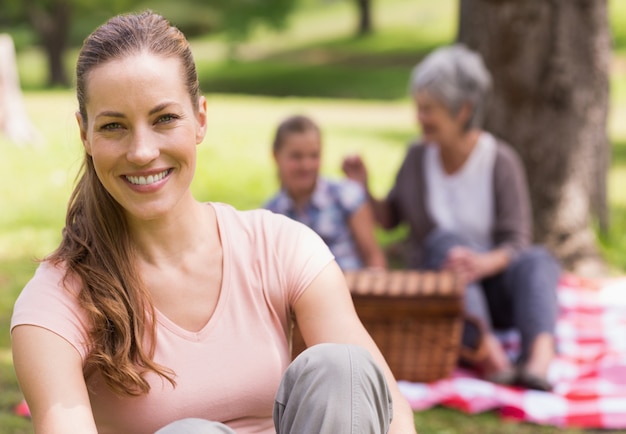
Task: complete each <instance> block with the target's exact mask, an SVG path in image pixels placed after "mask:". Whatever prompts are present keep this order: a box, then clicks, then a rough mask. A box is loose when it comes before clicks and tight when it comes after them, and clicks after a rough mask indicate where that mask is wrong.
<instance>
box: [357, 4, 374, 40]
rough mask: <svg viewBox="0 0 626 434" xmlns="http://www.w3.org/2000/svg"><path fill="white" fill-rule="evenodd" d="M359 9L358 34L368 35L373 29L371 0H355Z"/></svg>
mask: <svg viewBox="0 0 626 434" xmlns="http://www.w3.org/2000/svg"><path fill="white" fill-rule="evenodd" d="M356 4H357V7H358V9H359V25H358V28H357V35H358V36H365V35H369V34H370V33H372V31H373V26H372V0H356Z"/></svg>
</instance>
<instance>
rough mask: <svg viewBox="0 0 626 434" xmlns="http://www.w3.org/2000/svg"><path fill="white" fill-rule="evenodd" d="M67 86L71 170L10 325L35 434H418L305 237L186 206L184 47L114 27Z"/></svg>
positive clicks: (318, 251) (191, 79) (200, 126)
mask: <svg viewBox="0 0 626 434" xmlns="http://www.w3.org/2000/svg"><path fill="white" fill-rule="evenodd" d="M76 72H77V96H78V106H79V110H78V113H77V114H76V117H77V120H78V125H79V129H80V137H81V139H82V142H83V145H84V149H85V160H84V167H83V170H82V174H81V177H80V179H79V182H78V184H77V186H76V188H75V190H74V192H73V194H72V197H71V199H70V204H69V209H68V213H67V219H66V225H65V228H64V230H63V238H62V241H61V244H60V246H59V247H58V249H57V250H56V251H55V252H53V253H52V254H51V255H50V256H48V257H47V258H46V259H45V260H44V261H42V263H41V265H40V266H39V268H38V270H37V272H36V274H35V276H34V277H33V278H32V280H31V281H30V282H29V283H28V285H27V286H26V287H25V288H24V290H23V292H22V293H21V295H20V297H19V299H18V300H17V302H16V304H15V309H14V314H13V318H12V324H11V333H12V344H13V357H14V365H15V370H16V373H17V377H18V380H19V383H20V386H21V388H22V390H23V392H24V395H25V398H26V400H27V402H28V405H29V407H30V409H31V412H32V420H33V425H34V429H35V432H36V433H38V434H39V433H45V434H56V433H59V434H73V433H76V434H90V433H96V432H97V433H99V434H112V433H116V434H119V433H133V434H149V433H154V432H155V431H157V430H158V432H159V433H233V432H236V433H265V434H269V433H275V432H278V433H297V434H306V433H316V434H319V433H329V434H330V433H334V434H336V433H354V434H357V433H358V434H361V433H384V432H386V430H387V429H389V432H390V433H415V428H414V426H413V418H412V413H411V411H410V408H409V406H408V404H407V402H406V400H404V398H403V397H402V396H401V394H400V393H399V390H398V388H397V385H396V382H395V380H394V378H393V376H392V374H391V372H390V370H389V368H388V366H387V365H386V363H385V361H384V359H383V357H382V355H381V353H380V352H379V350H378V349H377V348H376V346H375V344H374V343H373V341H372V340H371V338H370V337H369V335H368V334H367V332H366V331H365V329H364V328H363V326H362V324H361V323H360V322H359V320H358V317H357V316H356V314H355V311H354V307H353V305H352V304H351V298H350V294H349V292H348V290H347V288H346V285H345V280H344V278H343V274H342V272H341V270H340V269H339V267H338V266H337V265H336V263H335V261H334V260H333V258H332V255H331V253H330V252H329V250H328V249H327V247H326V246H325V245H324V243H323V242H322V241H321V240H320V239H319V237H317V235H315V234H314V233H313V232H312V231H310V230H309V229H308V228H306V227H305V226H303V225H301V224H299V223H296V222H293V221H291V220H289V219H287V218H285V217H283V216H277V215H274V214H272V213H269V212H267V211H264V210H259V211H249V212H239V211H236V210H235V209H233V208H232V207H230V206H228V205H225V204H220V203H200V202H198V201H197V200H195V199H194V197H193V196H192V193H191V190H190V183H191V180H192V178H193V176H194V171H195V165H196V146H197V145H198V144H199V143H201V142H202V140H203V138H204V136H205V133H206V127H207V123H206V120H207V115H206V100H205V98H204V97H202V96H201V95H200V93H199V90H198V79H197V75H196V69H195V65H194V61H193V57H192V54H191V51H190V48H189V44H188V43H187V41H186V39H185V37H184V36H183V35H182V34H181V32H180V31H178V30H177V29H176V28H175V27H172V26H170V25H169V23H168V22H167V21H166V20H165V19H163V18H162V17H161V16H159V15H156V14H154V13H151V12H145V13H142V14H137V15H123V16H118V17H114V18H112V19H111V20H109V21H108V22H107V23H105V24H104V25H103V26H101V27H100V28H98V29H97V30H96V31H95V32H94V33H93V34H92V35H90V36H89V37H88V38H87V39H86V40H85V43H84V45H83V48H82V50H81V52H80V54H79V58H78V64H77V69H76ZM292 317H294V318H295V319H297V321H298V324H299V327H300V330H301V331H302V335H303V337H304V339H305V341H306V343H307V344H308V346H309V347H310V348H309V349H308V350H306V351H305V352H304V353H303V354H302V355H301V356H300V357H298V358H297V359H296V360H295V361H293V363H292V362H291V360H290V348H289V346H290V332H291V327H292ZM317 344H320V345H317ZM392 399H393V422H391V425H389V424H390V419H391V400H392Z"/></svg>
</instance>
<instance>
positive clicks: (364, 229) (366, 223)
mask: <svg viewBox="0 0 626 434" xmlns="http://www.w3.org/2000/svg"><path fill="white" fill-rule="evenodd" d="M348 226H349V227H350V231H351V232H352V235H353V236H354V240H355V241H356V245H357V248H358V249H359V253H360V255H361V259H362V260H363V263H364V264H365V266H366V267H367V268H378V269H386V268H387V259H386V258H385V254H384V253H383V251H382V249H381V248H380V246H379V245H378V241H377V240H376V236H375V235H374V215H373V213H372V208H371V207H370V204H369V203H368V202H365V203H363V205H361V206H360V207H359V208H358V209H357V210H356V211H355V212H354V213H352V215H351V216H350V219H349V220H348Z"/></svg>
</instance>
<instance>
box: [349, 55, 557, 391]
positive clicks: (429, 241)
mask: <svg viewBox="0 0 626 434" xmlns="http://www.w3.org/2000/svg"><path fill="white" fill-rule="evenodd" d="M490 87H491V77H490V74H489V72H488V71H487V69H486V68H485V66H484V64H483V62H482V59H481V58H480V56H479V55H478V54H477V53H474V52H472V51H471V50H469V49H467V48H466V47H464V46H462V45H453V46H449V47H444V48H441V49H439V50H437V51H435V52H434V53H432V54H431V55H429V56H428V57H427V58H425V59H424V61H423V62H422V63H421V64H419V65H418V66H417V67H416V68H415V69H414V70H413V73H412V76H411V82H410V91H411V96H412V97H413V101H414V103H415V106H416V108H417V121H418V123H419V125H420V126H421V131H422V138H421V140H419V141H418V142H417V143H414V144H412V145H411V146H410V148H409V150H408V153H407V155H406V157H405V159H404V162H403V164H402V166H401V168H400V170H399V172H398V174H397V177H396V181H395V185H394V186H393V188H392V189H391V191H390V192H389V194H388V195H387V197H386V198H385V199H383V200H377V199H375V198H374V197H372V195H371V194H368V196H369V198H370V201H371V203H372V205H373V207H374V210H375V214H376V219H377V221H378V222H379V223H380V224H381V225H382V226H383V227H384V228H393V227H395V226H397V225H398V224H400V223H407V224H408V227H409V239H408V244H409V246H410V247H409V249H408V250H409V252H408V253H409V254H408V258H407V263H408V266H409V267H411V268H425V269H441V268H444V269H450V270H453V271H455V272H457V273H458V274H459V275H460V276H461V277H462V278H464V279H465V281H466V282H467V288H466V300H465V303H466V313H467V314H468V315H469V316H473V317H475V318H478V319H479V320H480V322H481V323H482V325H483V328H484V330H485V339H484V341H483V342H484V345H485V347H486V348H487V350H488V351H487V353H486V354H487V355H486V357H485V358H484V359H483V360H481V361H480V362H479V363H478V365H477V366H476V367H477V368H478V369H479V370H480V372H481V373H482V375H483V376H484V378H486V379H488V380H491V381H494V382H497V383H503V384H518V385H521V386H523V387H529V388H533V389H541V390H547V389H550V388H551V385H550V383H549V382H548V381H547V374H548V368H549V365H550V362H551V360H552V359H553V357H554V354H555V345H554V328H555V322H556V311H557V309H556V291H555V288H556V285H557V281H558V278H559V274H560V269H559V266H558V264H557V262H556V261H555V260H554V258H553V257H552V256H551V255H550V254H549V253H548V252H547V251H546V250H545V249H543V248H541V247H537V246H531V233H532V231H531V225H532V222H531V210H530V203H529V196H528V191H527V185H526V179H525V174H524V169H523V167H522V164H521V162H520V160H519V157H518V156H517V154H516V153H515V151H514V150H513V149H512V148H511V147H510V146H509V145H508V144H506V143H504V142H503V141H502V140H500V139H498V138H497V137H494V136H493V135H491V134H490V133H488V132H486V131H484V130H482V129H481V125H482V121H483V117H484V110H485V105H486V99H487V95H488V93H489V90H490ZM343 168H344V171H345V173H346V174H347V175H348V176H349V177H350V178H352V179H355V180H358V181H360V182H361V183H362V184H363V185H364V186H365V187H366V188H367V171H366V168H365V166H364V164H363V161H362V160H361V158H360V157H358V156H350V157H347V158H346V159H345V161H344V167H343ZM511 327H514V328H516V329H518V331H519V332H520V335H521V356H520V359H519V360H518V363H517V364H516V365H515V366H514V365H513V364H512V363H511V361H510V360H509V358H508V357H507V356H506V353H505V352H504V350H503V348H502V346H501V345H500V343H499V341H498V340H497V338H496V337H495V335H494V333H493V331H494V330H495V329H504V328H511Z"/></svg>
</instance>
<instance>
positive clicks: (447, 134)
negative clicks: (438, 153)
mask: <svg viewBox="0 0 626 434" xmlns="http://www.w3.org/2000/svg"><path fill="white" fill-rule="evenodd" d="M414 102H415V107H416V108H417V122H418V123H419V125H420V127H421V129H422V136H423V138H424V140H425V141H426V142H429V143H434V144H437V145H447V144H449V143H453V141H454V140H455V139H457V138H459V137H460V136H461V135H462V134H463V132H464V131H465V123H466V122H467V117H466V115H465V111H464V110H461V111H459V113H458V114H456V115H454V114H453V113H452V112H450V110H449V109H448V108H447V107H446V106H445V105H444V104H443V103H442V102H441V101H440V100H439V99H437V98H435V97H434V96H433V95H431V94H430V93H428V92H426V91H418V92H417V93H416V94H415V96H414Z"/></svg>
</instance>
